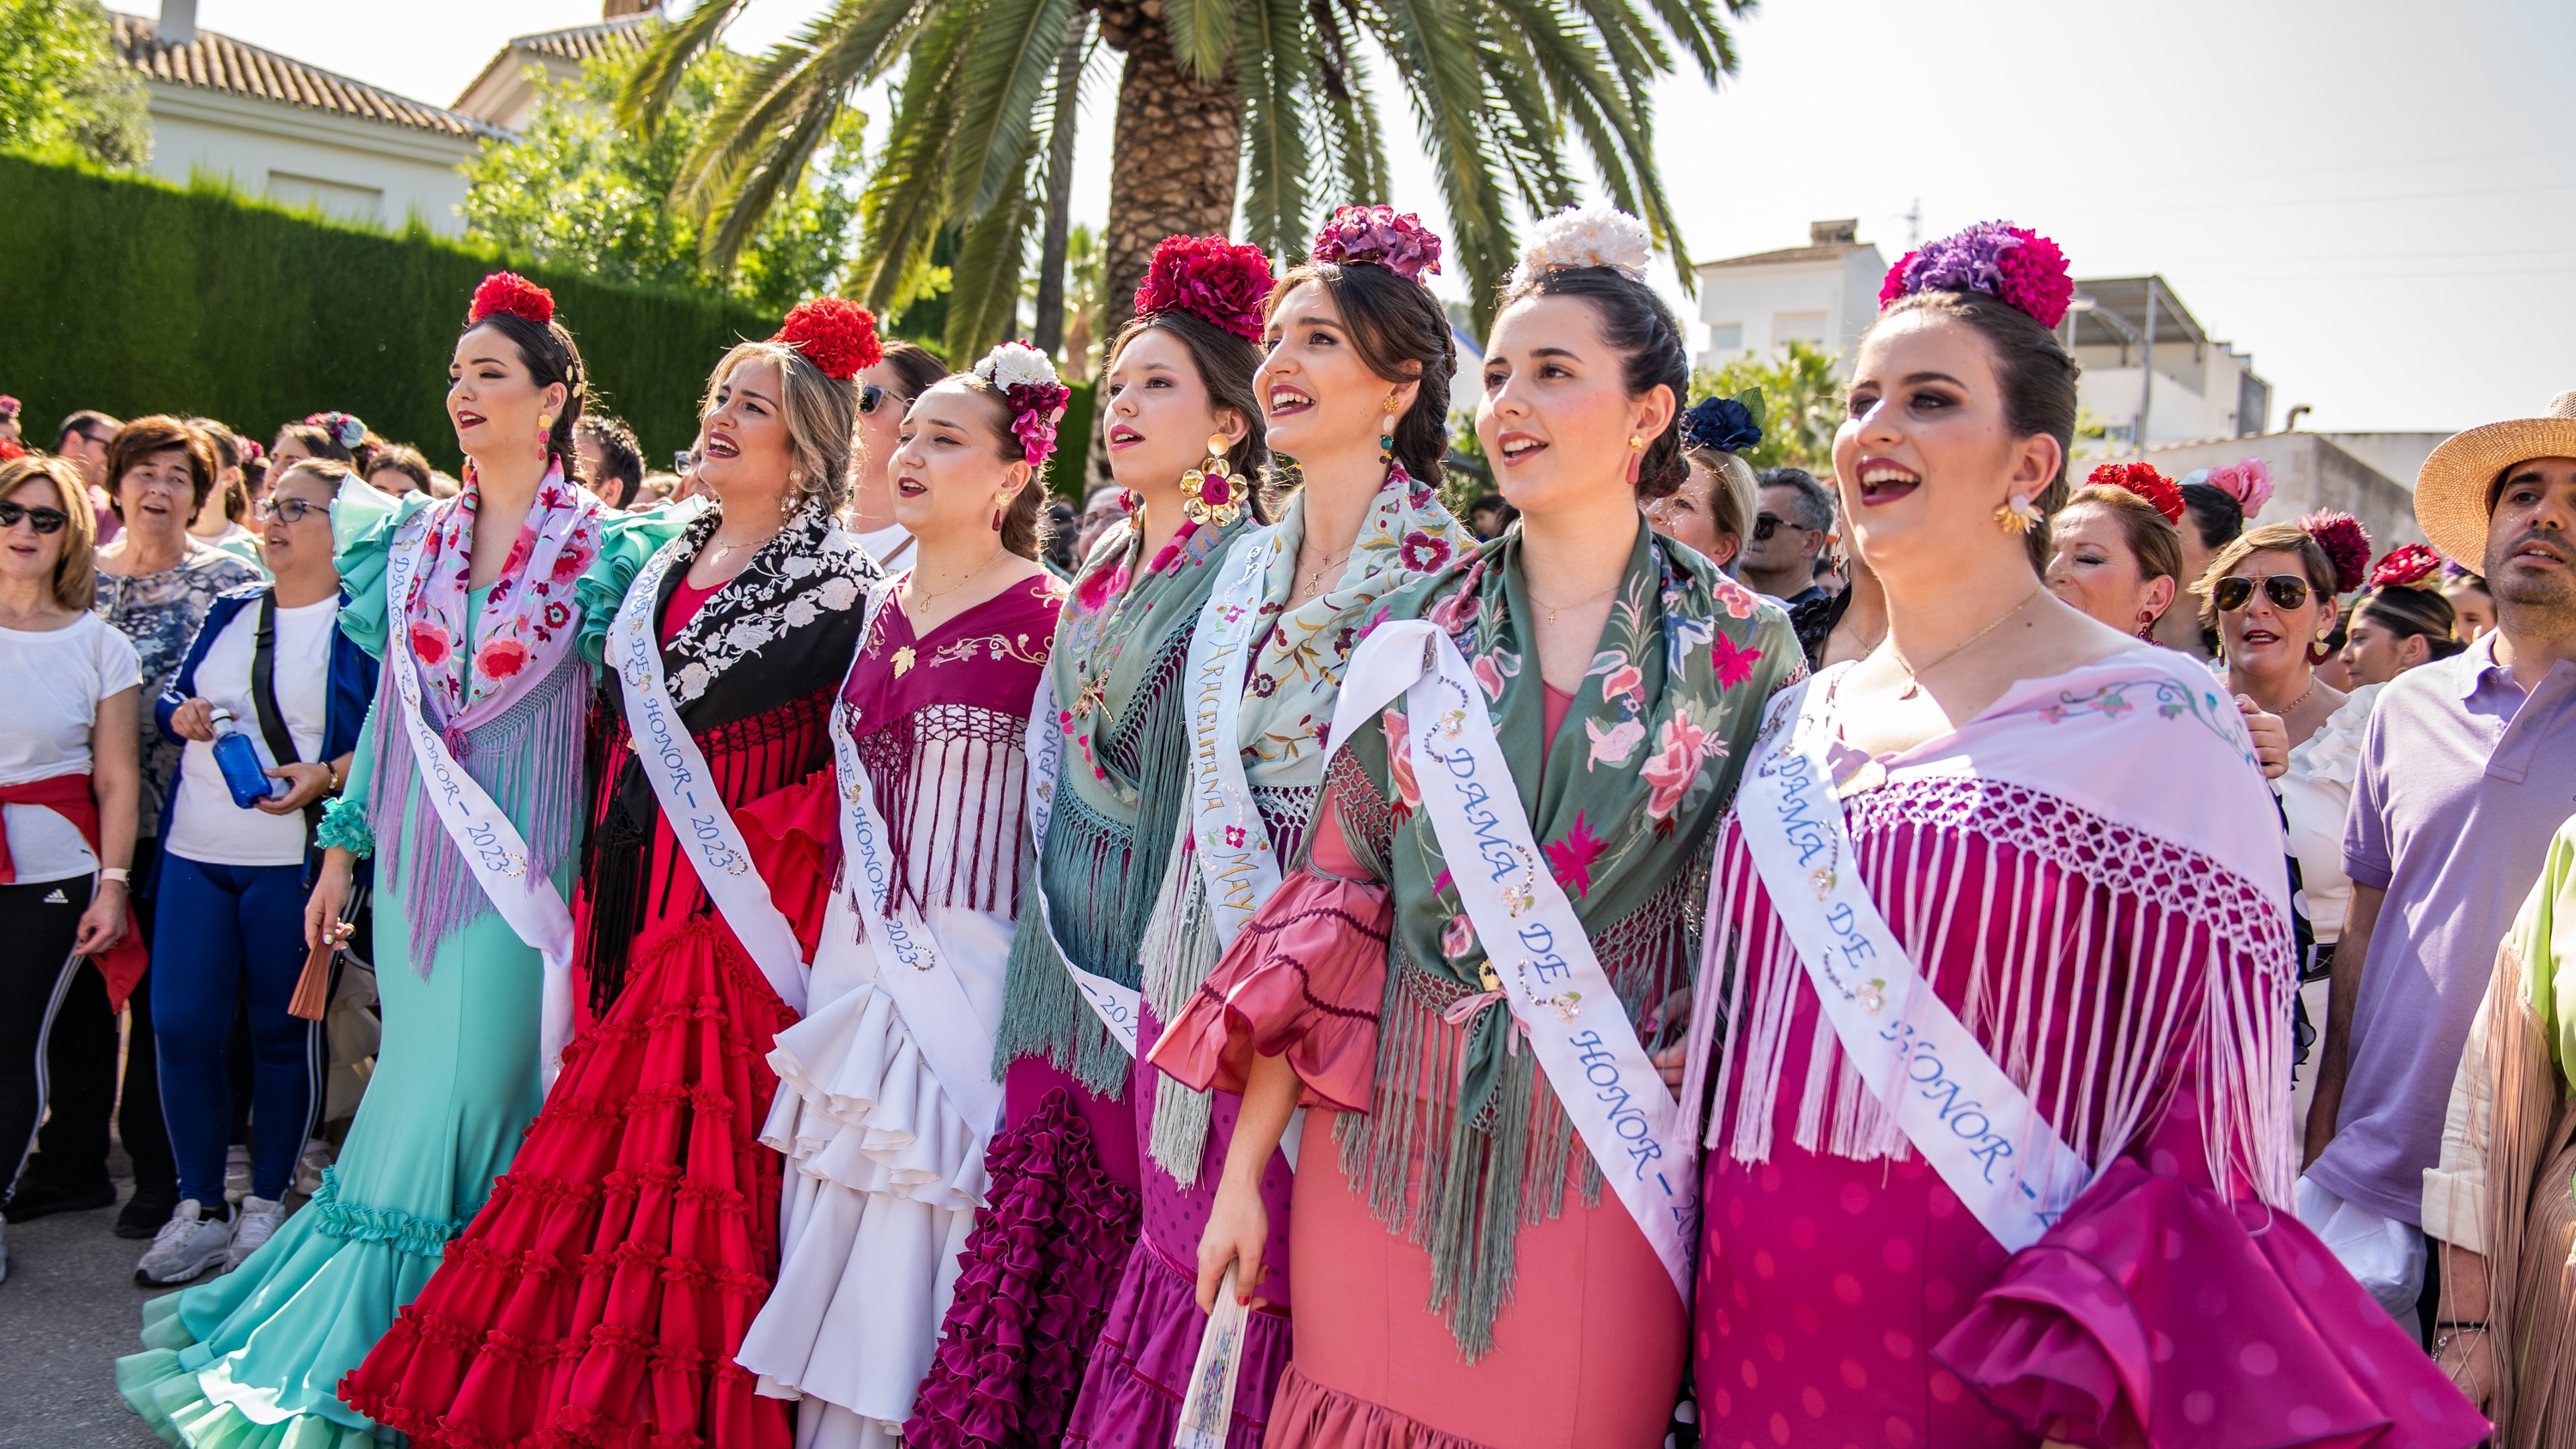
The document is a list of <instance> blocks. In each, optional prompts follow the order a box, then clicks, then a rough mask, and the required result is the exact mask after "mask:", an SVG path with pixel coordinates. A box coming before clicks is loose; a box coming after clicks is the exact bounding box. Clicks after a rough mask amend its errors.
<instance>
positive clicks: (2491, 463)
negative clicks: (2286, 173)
mask: <svg viewBox="0 0 2576 1449" xmlns="http://www.w3.org/2000/svg"><path fill="white" fill-rule="evenodd" d="M2551 413H2552V416H2551V417H2547V418H2526V419H2520V420H2516V421H2512V422H2503V423H2490V424H2488V425H2487V426H2485V427H2480V428H2472V429H2470V430H2469V431H2468V432H2465V433H2462V434H2460V435H2459V436H2457V437H2454V438H2452V439H2450V440H2449V441H2448V442H2445V443H2444V444H2443V445H2442V446H2441V447H2439V448H2437V449H2435V450H2434V452H2433V455H2432V456H2431V457H2430V458H2428V459H2426V460H2425V463H2424V468H2423V472H2422V474H2421V475H2420V477H2419V478H2418V480H2417V482H2416V485H2415V517H2416V521H2417V522H2418V523H2419V524H2421V525H2422V527H2423V530H2424V536H2425V537H2426V538H2428V539H2430V540H2431V541H2432V544H2433V547H2434V548H2436V549H2438V550H2440V551H2441V552H2442V554H2443V555H2445V556H2446V557H2448V558H2449V559H2450V560H2451V561H2452V562H2453V563H2457V564H2460V565H2462V566H2464V567H2468V568H2474V569H2477V570H2478V571H2479V572H2480V573H2482V574H2484V575H2485V576H2486V579H2487V587H2488V589H2489V590H2490V591H2491V592H2492V593H2493V594H2494V596H2495V602H2496V615H2497V621H2496V627H2495V629H2494V630H2493V631H2492V632H2490V633H2488V634H2486V635H2485V636H2483V637H2481V638H2480V639H2479V640H2478V641H2477V642H2476V643H2475V644H2472V645H2470V646H2469V647H2468V649H2467V651H2466V652H2464V653H2461V654H2458V655H2455V656H2453V657H2452V658H2449V659H2445V660H2440V661H2437V662H2435V663H2432V664H2427V665H2424V666H2422V667H2420V668H2416V669H2412V670H2409V671H2407V672H2406V673H2404V674H2402V675H2399V676H2398V677H2397V678H2396V679H2395V680H2393V681H2391V682H2390V683H2389V684H2388V685H2387V686H2386V688H2385V690H2384V691H2383V692H2382V693H2381V695H2380V696H2379V701H2378V704H2377V705H2376V707H2375V708H2374V709H2373V711H2372V714H2371V719H2370V725H2369V730H2368V733H2367V734H2366V735H2365V736H2364V740H2363V745H2362V761H2361V767H2360V775H2359V779H2358V780H2357V781H2356V783H2355V786H2354V790H2353V800H2352V814H2351V816H2350V818H2349V820H2348V821H2347V823H2346V826H2345V831H2344V866H2345V869H2346V871H2347V872H2348V873H2349V874H2350V875H2351V877H2352V883H2353V890H2352V905H2351V908H2350V912H2349V914H2347V915H2346V917H2345V919H2344V928H2343V936H2342V939H2341V940H2340V941H2339V942H2338V943H2337V944H2336V948H2335V957H2334V976H2333V984H2332V987H2331V992H2332V994H2331V996H2330V997H2329V999H2328V1005H2327V1015H2326V1035H2325V1042H2324V1045H2323V1048H2322V1056H2321V1058H2320V1061H2319V1065H2318V1071H2317V1090H2316V1100H2315V1102H2314V1104H2313V1105H2312V1106H2311V1107H2310V1109H2309V1112H2308V1120H2307V1150H2306V1162H2307V1175H2306V1176H2305V1177H2303V1178H2301V1179H2300V1182H2299V1193H2298V1208H2299V1217H2300V1218H2301V1220H2302V1221H2305V1222H2307V1223H2308V1224H2309V1225H2310V1226H2311V1227H2315V1228H2317V1229H2318V1231H2319V1234H2320V1235H2321V1236H2323V1237H2324V1238H2325V1239H2326V1241H2327V1243H2328V1244H2329V1246H2332V1247H2334V1248H2335V1249H2336V1252H2337V1256H2339V1257H2341V1258H2342V1259H2343V1260H2344V1263H2345V1265H2346V1266H2347V1267H2350V1268H2352V1269H2353V1270H2354V1276H2355V1277H2357V1278H2360V1279H2361V1280H2362V1282H2363V1285H2364V1286H2365V1287H2368V1288H2370V1289H2371V1291H2372V1293H2373V1294H2374V1295H2375V1296H2377V1297H2378V1298H2379V1300H2380V1301H2381V1302H2382V1303H2383V1304H2386V1305H2387V1306H2388V1307H2389V1310H2390V1312H2391V1313H2392V1314H2393V1315H2394V1316H2395V1317H2396V1318H2397V1320H2398V1321H2399V1322H2400V1323H2402V1324H2406V1323H2409V1320H2410V1319H2412V1320H2413V1322H2412V1323H2411V1324H2410V1325H2409V1326H2412V1327H2416V1328H2417V1329H2418V1330H2419V1331H2421V1332H2422V1333H2423V1334H2424V1337H2425V1339H2426V1341H2427V1343H2428V1345H2429V1344H2430V1342H2431V1341H2432V1340H2433V1339H2434V1338H2435V1337H2436V1336H2437V1333H2436V1331H2435V1330H2436V1329H2437V1328H2438V1322H2439V1315H2438V1314H2436V1313H2435V1312H2433V1311H2432V1310H2433V1308H2434V1306H2435V1305H2436V1304H2437V1303H2438V1302H2439V1301H2440V1299H2439V1296H2438V1295H2439V1292H2440V1286H2441V1285H2440V1273H2441V1264H2440V1261H2439V1259H2438V1257H2437V1256H2435V1255H2431V1254H2428V1252H2427V1251H2426V1242H2425V1237H2424V1232H2423V1228H2422V1226H2421V1224H2422V1216H2423V1194H2424V1173H2425V1170H2426V1169H2428V1168H2432V1167H2434V1166H2435V1165H2436V1162H2437V1160H2438V1158H2439V1156H2440V1149H2441V1140H2442V1121H2443V1113H2444V1109H2445V1107H2446V1105H2447V1103H2448V1102H2449V1099H2450V1090H2451V1079H2452V1076H2453V1074H2454V1073H2455V1072H2456V1071H2457V1070H2458V1067H2459V1062H2460V1051H2461V1047H2462V1045H2463V1044H2464V1043H2465V1042H2466V1041H2467V1039H2468V1033H2469V1023H2470V1020H2471V1018H2472V1017H2474V1016H2475V1014H2476V1012H2477V1009H2478V1002H2479V999H2480V998H2481V997H2482V996H2483V995H2484V994H2485V991H2486V987H2487V980H2488V977H2489V974H2490V972H2491V970H2492V968H2493V966H2494V963H2495V958H2496V945H2497V942H2498V941H2500V940H2501V939H2502V938H2503V937H2504V934H2505V931H2506V929H2507V928H2508V927H2509V926H2510V925H2511V924H2512V922H2513V918H2514V912H2515V910H2516V909H2517V908H2518V907H2519V906H2520V905H2521V904H2522V901H2523V897H2524V895H2525V894H2526V893H2527V892H2529V891H2530V889H2531V885H2532V882H2533V880H2534V879H2536V878H2537V876H2538V875H2539V872H2540V868H2541V863H2542V860H2543V858H2544V856H2545V854H2546V851H2547V849H2548V845H2549V840H2550V837H2551V835H2552V834H2553V833H2555V832H2556V831H2557V829H2558V827H2559V825H2560V824H2561V823H2562V822H2564V821H2565V820H2566V819H2567V817H2568V814H2569V812H2570V810H2571V808H2576V392H2571V393H2566V394H2562V395H2561V396H2560V397H2559V398H2558V400H2557V402H2556V403H2554V404H2552V406H2551Z"/></svg>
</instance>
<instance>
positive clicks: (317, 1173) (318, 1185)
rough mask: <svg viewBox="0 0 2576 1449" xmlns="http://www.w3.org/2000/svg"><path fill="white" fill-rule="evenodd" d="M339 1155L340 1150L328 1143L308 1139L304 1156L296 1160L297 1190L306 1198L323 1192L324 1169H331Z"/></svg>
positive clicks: (317, 1139)
mask: <svg viewBox="0 0 2576 1449" xmlns="http://www.w3.org/2000/svg"><path fill="white" fill-rule="evenodd" d="M339 1155H340V1152H339V1149H338V1148H335V1147H333V1146H332V1145H331V1144H330V1143H329V1142H328V1141H325V1140H324V1139H322V1138H319V1137H314V1138H309V1139H307V1140H306V1141H305V1144H304V1155H303V1156H302V1157H299V1158H297V1159H296V1160H295V1190H296V1191H297V1192H300V1193H302V1194H304V1195H305V1196H306V1197H312V1196H313V1195H315V1194H316V1193H319V1192H320V1191H322V1169H324V1168H326V1167H329V1166H330V1165H331V1164H332V1162H333V1161H335V1160H336V1159H337V1158H338V1157H339Z"/></svg>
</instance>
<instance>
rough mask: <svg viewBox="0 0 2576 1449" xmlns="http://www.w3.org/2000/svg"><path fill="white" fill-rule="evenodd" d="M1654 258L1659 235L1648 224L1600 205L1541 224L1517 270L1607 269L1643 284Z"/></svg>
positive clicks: (1531, 272)
mask: <svg viewBox="0 0 2576 1449" xmlns="http://www.w3.org/2000/svg"><path fill="white" fill-rule="evenodd" d="M1654 256H1655V234H1654V233H1653V232H1651V231H1648V230H1647V229H1646V224H1645V223H1644V222H1642V221H1639V220H1638V219H1637V218H1635V217H1633V216H1630V215H1629V214H1628V213H1626V212H1624V211H1621V210H1619V209H1618V208H1616V207H1614V206H1612V205H1610V204H1609V203H1608V202H1603V201H1596V202H1594V203H1592V204H1591V205H1590V206H1575V207H1568V208H1566V209H1565V210H1563V211H1560V212H1558V213H1557V214H1555V215H1554V216H1551V217H1549V218H1547V219H1546V220H1544V221H1542V222H1540V223H1539V224H1538V226H1537V227H1536V228H1535V229H1534V230H1533V231H1531V233H1530V241H1529V245H1528V246H1526V247H1523V248H1522V249H1521V259H1520V264H1519V265H1518V266H1517V267H1515V268H1514V269H1513V270H1514V273H1515V275H1516V276H1519V277H1523V278H1527V277H1532V276H1536V275H1537V274H1538V273H1540V272H1542V271H1545V270H1547V269H1549V268H1551V267H1609V268H1612V269H1614V270H1616V271H1617V272H1619V273H1620V274H1621V275H1622V276H1625V277H1627V278H1629V279H1630V280H1632V281H1639V282H1642V281H1644V280H1645V279H1646V267H1647V264H1648V263H1650V262H1652V261H1653V260H1654Z"/></svg>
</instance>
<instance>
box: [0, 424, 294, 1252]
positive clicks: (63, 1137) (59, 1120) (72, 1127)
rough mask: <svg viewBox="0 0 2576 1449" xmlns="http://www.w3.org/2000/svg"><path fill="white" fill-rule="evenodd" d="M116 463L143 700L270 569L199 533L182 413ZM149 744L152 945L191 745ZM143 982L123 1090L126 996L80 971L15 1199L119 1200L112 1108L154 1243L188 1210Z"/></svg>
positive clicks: (141, 848) (145, 750) (100, 588)
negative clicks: (111, 1172) (49, 1105)
mask: <svg viewBox="0 0 2576 1449" xmlns="http://www.w3.org/2000/svg"><path fill="white" fill-rule="evenodd" d="M107 458H108V461H107V477H108V486H109V489H110V490H111V491H110V495H109V500H110V507H112V508H113V509H114V510H115V512H116V514H117V516H118V517H120V518H122V519H123V520H124V522H125V527H124V530H123V531H122V532H120V533H119V534H118V535H117V537H116V539H115V541H114V542H111V543H109V544H107V545H105V546H104V547H102V548H100V549H99V550H98V552H97V554H96V556H95V557H96V560H97V579H96V582H97V601H96V603H94V604H93V605H92V606H91V607H93V608H94V609H96V610H97V611H98V613H99V616H100V617H101V618H103V619H105V620H106V621H107V622H108V624H109V625H110V626H112V627H113V628H115V629H116V630H117V632H119V633H121V634H123V635H124V636H125V637H126V638H127V639H128V640H130V641H132V643H133V645H134V648H135V652H136V654H137V656H138V657H139V658H140V660H141V662H142V670H143V690H144V697H145V698H147V699H158V698H159V697H160V695H161V691H163V690H164V689H167V688H169V686H170V680H171V677H172V676H173V675H175V674H177V673H178V669H179V661H180V659H181V658H182V657H183V656H184V655H185V654H186V653H187V649H188V641H189V640H190V639H193V638H194V637H196V633H197V626H198V625H199V624H201V623H203V622H204V620H205V617H206V611H207V610H208V609H210V608H212V607H213V606H214V602H215V598H216V596H217V595H219V594H222V593H224V592H226V591H227V590H231V589H237V588H240V587H242V586H243V585H245V584H255V583H257V582H259V570H258V569H256V568H254V567H252V566H251V565H249V564H246V563H243V562H242V561H241V560H240V559H237V558H235V557H233V556H232V555H231V554H228V553H224V552H222V551H220V550H218V549H214V548H210V547H208V546H207V545H206V544H205V543H204V542H203V541H201V540H199V539H197V538H194V537H192V536H190V534H189V533H188V520H189V519H190V518H193V517H195V516H196V514H197V511H198V510H199V509H200V508H203V507H204V506H205V503H206V499H207V498H208V496H209V495H210V494H211V493H212V492H213V490H214V483H215V455H214V450H213V449H212V448H211V447H209V446H208V445H207V443H206V439H205V436H204V435H203V434H201V433H199V432H198V431H197V430H196V429H194V428H191V427H189V426H188V425H187V424H186V423H184V422H181V421H180V420H179V419H177V418H173V417H165V416H154V417H145V418H137V419H135V420H134V421H133V422H130V423H127V424H126V425H124V426H123V427H121V428H119V429H117V432H116V436H115V437H114V438H113V439H111V440H109V443H108V454H107ZM136 743H137V757H138V758H139V759H140V761H141V763H142V770H143V794H142V798H141V800H140V802H139V803H138V806H137V816H136V823H135V832H136V833H135V837H134V840H135V844H134V861H133V868H134V883H133V887H132V890H133V895H134V902H135V910H136V916H137V919H138V920H139V921H140V922H141V926H142V932H143V934H142V938H141V940H140V941H138V942H137V945H138V946H140V945H144V944H148V943H149V942H150V941H151V939H152V930H153V924H154V919H155V913H154V910H153V907H152V896H153V889H154V884H155V881H156V878H157V877H156V869H155V864H154V862H155V861H156V859H157V858H158V853H159V847H158V845H157V844H156V842H157V841H158V840H159V838H160V834H161V803H162V802H163V801H164V800H166V799H168V798H169V794H170V782H171V780H172V779H173V778H174V777H175V776H176V775H177V774H178V770H179V747H178V745H177V744H176V743H174V742H171V741H166V740H164V739H162V738H161V732H160V731H159V729H157V728H156V727H155V726H154V724H153V722H152V721H151V719H150V718H149V717H148V716H147V717H144V718H141V719H140V720H139V721H138V723H137V725H136ZM131 986H132V992H133V994H132V996H131V998H130V999H131V1001H132V1003H133V1006H134V1014H133V1023H134V1029H133V1030H132V1031H131V1032H129V1033H128V1034H127V1038H126V1042H125V1070H124V1074H123V1084H122V1089H121V1091H120V1087H119V1082H118V1073H117V1066H116V1058H117V1029H116V1010H115V1001H116V999H117V998H118V997H120V996H122V995H123V993H122V992H121V991H110V990H108V989H106V983H105V981H104V980H103V979H102V978H101V977H100V976H99V974H98V973H97V972H96V971H83V972H78V973H76V974H75V975H74V977H73V980H72V983H71V988H70V990H69V992H68V993H67V994H66V995H65V997H64V998H63V1002H62V1006H61V1008H60V1009H59V1011H58V1012H57V1013H56V1015H55V1019H54V1026H53V1031H54V1035H55V1038H56V1045H55V1046H54V1047H53V1048H52V1052H53V1055H52V1057H51V1060H53V1061H54V1062H56V1063H57V1064H59V1066H60V1068H61V1070H59V1071H57V1073H56V1074H55V1076H54V1078H53V1082H52V1096H53V1109H52V1116H51V1118H50V1119H49V1120H48V1121H47V1122H46V1123H45V1130H44V1134H43V1136H42V1137H41V1139H40V1143H41V1147H40V1150H39V1151H38V1152H37V1154H36V1157H35V1159H34V1160H33V1161H32V1162H31V1163H29V1165H28V1167H27V1181H26V1182H24V1183H22V1184H20V1186H19V1189H18V1192H17V1194H16V1196H15V1197H14V1198H13V1199H12V1201H11V1208H12V1213H11V1215H12V1216H13V1217H18V1218H25V1217H30V1216H34V1215H37V1214H40V1213H45V1212H58V1211H62V1210H64V1209H67V1208H91V1207H104V1206H106V1205H107V1204H108V1203H111V1202H114V1201H115V1200H116V1195H115V1190H114V1189H113V1188H112V1187H111V1186H109V1183H108V1177H107V1149H108V1141H107V1123H108V1116H109V1113H110V1109H111V1107H113V1108H114V1110H115V1115H116V1119H117V1120H116V1125H117V1137H118V1140H119V1141H121V1142H122V1143H124V1145H125V1151H126V1154H127V1155H128V1156H129V1157H131V1158H132V1159H133V1160H134V1196H133V1197H132V1198H130V1199H128V1200H127V1201H126V1204H125V1210H124V1211H123V1212H122V1213H120V1214H118V1216H117V1222H116V1231H117V1235H118V1236H119V1237H128V1238H149V1237H151V1236H153V1235H154V1234H157V1233H158V1232H160V1231H161V1227H162V1224H164V1223H166V1222H168V1221H169V1220H170V1213H171V1210H172V1209H174V1208H176V1207H177V1206H178V1205H179V1180H178V1169H177V1167H176V1166H175V1164H174V1163H173V1162H172V1159H171V1157H170V1138H169V1134H168V1131H167V1130H166V1129H165V1128H164V1126H163V1125H162V1120H161V1093H160V1088H159V1084H158V1083H159V1078H158V1076H157V1074H156V1072H155V1070H154V1063H155V1057H154V1053H153V1050H152V1032H151V1028H150V1022H151V1020H152V980H151V978H150V976H148V975H146V976H144V977H142V978H140V979H138V980H136V981H134V982H132V983H131Z"/></svg>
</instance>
